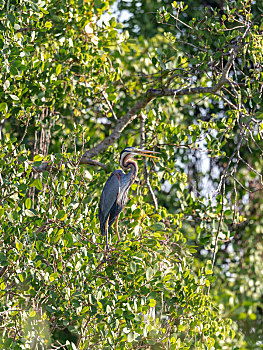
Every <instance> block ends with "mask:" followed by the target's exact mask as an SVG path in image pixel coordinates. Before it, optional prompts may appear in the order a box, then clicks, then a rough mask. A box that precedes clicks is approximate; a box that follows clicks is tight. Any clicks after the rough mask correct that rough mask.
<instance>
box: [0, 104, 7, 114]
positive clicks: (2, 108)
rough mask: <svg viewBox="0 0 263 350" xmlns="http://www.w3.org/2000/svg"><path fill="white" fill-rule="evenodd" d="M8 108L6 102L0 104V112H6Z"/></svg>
mask: <svg viewBox="0 0 263 350" xmlns="http://www.w3.org/2000/svg"><path fill="white" fill-rule="evenodd" d="M7 110H8V107H7V103H6V102H2V103H0V112H7Z"/></svg>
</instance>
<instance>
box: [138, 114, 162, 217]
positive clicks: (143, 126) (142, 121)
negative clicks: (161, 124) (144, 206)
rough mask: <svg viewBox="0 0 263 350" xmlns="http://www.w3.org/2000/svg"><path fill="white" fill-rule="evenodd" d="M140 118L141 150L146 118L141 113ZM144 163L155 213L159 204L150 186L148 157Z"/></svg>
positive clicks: (146, 180)
mask: <svg viewBox="0 0 263 350" xmlns="http://www.w3.org/2000/svg"><path fill="white" fill-rule="evenodd" d="M140 118H141V123H140V134H141V148H144V147H145V117H144V115H143V114H142V113H141V115H140ZM143 163H144V177H145V182H146V185H147V187H148V189H149V192H150V194H151V196H152V200H153V203H154V208H155V211H157V210H158V202H157V198H156V196H155V194H154V191H153V189H152V186H151V184H150V181H149V173H148V169H147V159H146V157H143Z"/></svg>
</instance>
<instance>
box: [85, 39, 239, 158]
mask: <svg viewBox="0 0 263 350" xmlns="http://www.w3.org/2000/svg"><path fill="white" fill-rule="evenodd" d="M243 46H244V44H240V45H238V46H235V47H234V48H233V49H232V50H231V54H230V57H229V59H228V61H227V63H226V65H225V67H224V69H223V71H222V75H221V78H220V79H219V81H218V83H217V84H216V85H214V86H210V87H203V86H196V87H187V88H184V89H168V88H162V89H148V90H147V92H146V94H145V95H144V97H143V98H142V99H141V100H139V101H137V102H136V103H135V105H134V106H133V107H132V108H131V109H130V110H129V111H128V112H127V113H126V114H125V116H124V117H122V118H121V119H119V122H118V123H117V125H116V127H115V129H114V130H113V131H112V133H111V135H110V136H108V137H106V138H105V139H104V140H103V141H102V142H100V143H99V144H97V145H96V146H94V147H93V148H91V149H90V150H88V151H86V152H85V153H84V154H83V156H82V158H81V162H85V161H86V162H87V161H88V160H90V158H93V157H95V156H97V155H98V154H100V153H102V152H103V151H105V150H106V149H107V148H108V147H109V146H110V145H112V144H113V143H114V142H115V141H116V140H118V139H119V137H120V136H121V133H122V131H123V130H124V129H125V128H126V126H127V125H129V124H130V123H131V122H132V121H133V120H134V119H136V118H137V117H138V115H139V113H140V111H141V110H142V109H143V108H145V107H146V106H147V105H148V103H149V102H150V101H151V100H153V99H154V98H157V97H165V96H172V97H177V96H184V95H194V94H216V93H217V91H218V90H220V89H221V88H222V87H223V86H224V85H225V84H226V83H227V82H228V74H229V71H230V68H231V66H232V63H233V61H234V59H235V57H236V55H237V53H238V52H239V51H240V49H241V48H242V47H243ZM83 164H84V163H83Z"/></svg>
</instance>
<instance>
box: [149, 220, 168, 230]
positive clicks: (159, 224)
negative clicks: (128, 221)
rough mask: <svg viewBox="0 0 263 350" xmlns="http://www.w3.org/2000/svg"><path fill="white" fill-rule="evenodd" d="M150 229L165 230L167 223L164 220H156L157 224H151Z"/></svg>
mask: <svg viewBox="0 0 263 350" xmlns="http://www.w3.org/2000/svg"><path fill="white" fill-rule="evenodd" d="M150 230H152V231H164V230H165V224H164V223H163V222H156V223H155V224H153V225H151V226H150Z"/></svg>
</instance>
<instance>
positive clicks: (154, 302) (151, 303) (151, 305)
mask: <svg viewBox="0 0 263 350" xmlns="http://www.w3.org/2000/svg"><path fill="white" fill-rule="evenodd" d="M149 305H150V307H155V305H156V301H155V300H154V299H150V303H149Z"/></svg>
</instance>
